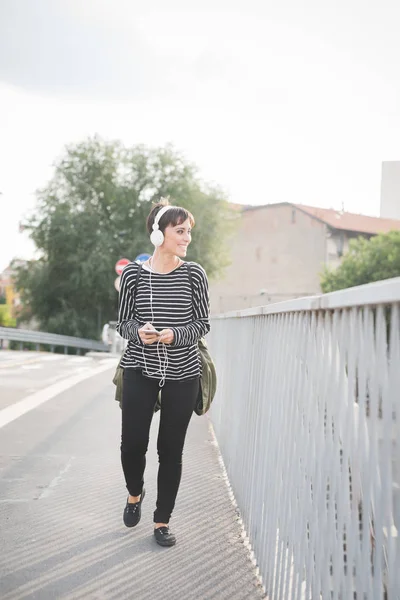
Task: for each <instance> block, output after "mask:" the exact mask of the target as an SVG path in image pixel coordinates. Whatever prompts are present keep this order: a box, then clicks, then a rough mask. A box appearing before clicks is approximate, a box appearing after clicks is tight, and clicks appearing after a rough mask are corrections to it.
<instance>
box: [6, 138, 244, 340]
mask: <svg viewBox="0 0 400 600" xmlns="http://www.w3.org/2000/svg"><path fill="white" fill-rule="evenodd" d="M161 196H164V197H169V198H170V200H171V202H172V204H176V205H182V206H184V207H185V208H187V209H188V210H190V211H191V212H193V214H194V216H195V219H196V227H195V228H194V230H193V244H192V245H191V246H190V248H189V252H188V260H195V261H198V262H199V263H200V264H202V265H203V267H204V268H205V269H206V271H207V273H208V274H209V276H211V277H212V276H214V275H216V274H217V273H219V272H220V271H221V270H222V269H223V268H224V267H225V266H226V265H227V264H228V262H229V261H228V255H227V244H226V241H227V236H228V235H229V233H230V232H231V230H232V228H231V227H230V224H232V223H233V222H234V220H235V217H234V213H233V211H231V209H230V208H229V205H228V202H227V201H226V199H225V196H224V194H223V192H222V191H221V190H220V189H219V188H217V187H212V186H206V185H205V184H203V183H202V182H201V181H200V180H199V178H198V176H197V170H196V168H195V166H194V165H192V164H190V163H188V162H187V161H186V160H185V159H184V158H183V157H182V156H181V155H180V154H179V153H178V152H177V151H176V150H174V148H173V147H171V146H167V147H165V148H148V147H146V146H142V145H138V146H134V147H132V148H126V147H124V146H123V145H122V144H121V143H119V142H105V141H103V140H101V139H100V138H98V137H95V138H90V139H88V140H86V141H83V142H82V143H79V144H77V145H74V146H70V147H67V148H66V152H65V155H64V156H63V157H62V158H61V159H60V160H59V161H58V163H57V164H56V166H55V172H54V176H53V178H52V179H51V181H50V182H49V184H48V185H47V186H46V187H45V188H44V189H42V190H40V191H39V192H38V194H37V199H38V204H37V207H36V209H35V212H34V214H33V215H32V216H31V218H30V219H28V221H27V223H26V224H24V226H25V227H26V229H28V231H29V232H30V236H31V238H32V239H33V241H34V242H35V245H36V246H37V248H38V249H39V250H40V251H41V258H40V259H39V260H37V261H34V262H33V261H32V262H30V263H29V264H28V265H27V266H25V267H22V268H20V269H19V272H18V275H17V286H18V289H19V290H20V292H21V298H22V302H23V305H24V310H23V313H22V315H21V317H22V318H27V317H28V316H34V317H36V319H37V320H38V321H39V324H40V327H41V328H42V329H44V330H46V331H49V332H54V333H62V334H67V335H74V336H82V337H90V338H93V337H98V336H99V334H100V330H101V326H102V324H103V323H104V322H107V321H109V320H114V319H115V318H116V311H117V292H116V290H115V288H114V280H115V278H116V273H115V271H114V265H115V263H116V261H117V260H118V259H119V258H121V257H126V258H129V259H130V260H134V259H135V257H136V256H137V255H138V254H140V253H143V252H149V253H150V252H151V244H150V241H149V237H148V234H147V231H146V227H145V220H146V217H147V215H148V213H149V211H150V209H151V205H152V202H154V201H157V200H158V199H159V198H160V197H161Z"/></svg>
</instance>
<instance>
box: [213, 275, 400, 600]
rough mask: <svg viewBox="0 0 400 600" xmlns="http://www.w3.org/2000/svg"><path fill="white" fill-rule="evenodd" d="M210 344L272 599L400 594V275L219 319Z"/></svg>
mask: <svg viewBox="0 0 400 600" xmlns="http://www.w3.org/2000/svg"><path fill="white" fill-rule="evenodd" d="M210 349H211V352H212V354H213V358H214V360H215V362H216V367H217V372H218V376H219V389H218V392H217V396H216V399H215V400H214V403H213V406H212V409H211V420H212V423H213V426H214V430H215V433H216V437H217V440H218V443H219V446H220V450H221V454H222V457H223V460H224V464H225V467H226V470H227V474H228V477H229V481H230V484H231V486H232V489H233V492H234V495H235V498H236V501H237V504H238V507H239V509H240V512H241V517H242V520H243V524H244V527H245V529H246V532H247V535H248V536H249V540H250V544H251V547H252V550H253V552H254V554H255V558H256V560H257V565H258V568H259V572H260V574H261V577H262V580H263V584H264V586H265V588H266V591H267V594H268V598H271V599H273V600H275V599H280V600H281V599H284V598H285V599H289V598H290V599H291V600H295V599H300V598H301V599H306V600H309V599H312V600H316V599H319V598H322V600H327V599H328V598H335V599H345V598H346V599H347V598H349V599H350V598H351V599H354V598H356V599H357V600H361V599H362V600H378V599H385V600H386V599H388V600H394V599H395V598H396V599H398V598H400V541H399V531H400V423H399V420H400V278H397V279H393V280H389V281H384V282H379V283H376V284H371V285H366V286H361V287H359V288H352V289H347V290H343V291H341V292H335V293H332V294H327V295H321V296H314V297H311V298H303V299H298V300H292V301H287V302H282V303H280V304H276V305H269V306H265V307H261V308H259V309H251V310H246V311H241V312H235V313H230V314H226V315H221V316H220V317H216V318H214V319H213V323H212V330H211V334H210Z"/></svg>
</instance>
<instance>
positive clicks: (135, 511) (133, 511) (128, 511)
mask: <svg viewBox="0 0 400 600" xmlns="http://www.w3.org/2000/svg"><path fill="white" fill-rule="evenodd" d="M145 495H146V490H145V489H144V488H143V490H142V495H141V496H140V500H139V502H134V503H130V502H128V500H127V501H126V506H125V508H124V523H125V525H126V526H127V527H135V525H137V524H138V523H139V521H140V517H141V516H142V502H143V500H144V497H145ZM128 499H129V496H128Z"/></svg>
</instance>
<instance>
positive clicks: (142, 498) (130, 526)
mask: <svg viewBox="0 0 400 600" xmlns="http://www.w3.org/2000/svg"><path fill="white" fill-rule="evenodd" d="M145 495H146V490H145V489H144V488H143V491H142V497H141V498H140V519H141V518H142V502H143V500H144V497H145ZM140 519H139V521H138V522H137V523H135V524H134V525H127V523H125V510H124V513H123V521H124V525H125V527H128V528H129V529H131V528H132V527H137V525H139V523H140Z"/></svg>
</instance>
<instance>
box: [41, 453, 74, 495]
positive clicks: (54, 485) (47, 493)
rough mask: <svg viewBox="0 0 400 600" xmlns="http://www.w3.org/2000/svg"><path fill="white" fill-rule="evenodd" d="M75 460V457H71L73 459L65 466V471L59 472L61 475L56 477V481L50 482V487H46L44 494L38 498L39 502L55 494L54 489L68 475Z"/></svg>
mask: <svg viewBox="0 0 400 600" xmlns="http://www.w3.org/2000/svg"><path fill="white" fill-rule="evenodd" d="M73 459H74V456H71V458H70V459H69V461H68V462H67V464H66V465H65V467H64V468H63V469H61V471H60V472H59V474H58V475H56V476H55V477H54V479H52V480H51V481H50V483H49V485H48V486H46V488H45V489H44V490H43V491H42V493H41V494H40V496H38V500H42V498H47V497H48V496H50V494H52V493H53V491H54V488H55V487H56V486H57V485H58V484H59V483H60V481H61V480H62V478H63V475H65V473H67V471H69V470H70V468H71V465H72V461H73Z"/></svg>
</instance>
